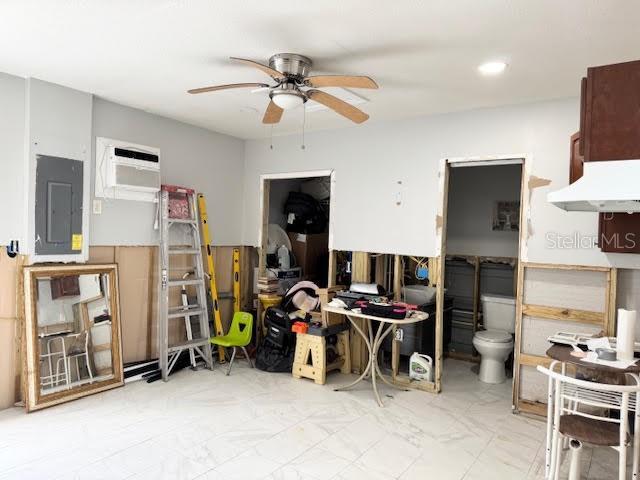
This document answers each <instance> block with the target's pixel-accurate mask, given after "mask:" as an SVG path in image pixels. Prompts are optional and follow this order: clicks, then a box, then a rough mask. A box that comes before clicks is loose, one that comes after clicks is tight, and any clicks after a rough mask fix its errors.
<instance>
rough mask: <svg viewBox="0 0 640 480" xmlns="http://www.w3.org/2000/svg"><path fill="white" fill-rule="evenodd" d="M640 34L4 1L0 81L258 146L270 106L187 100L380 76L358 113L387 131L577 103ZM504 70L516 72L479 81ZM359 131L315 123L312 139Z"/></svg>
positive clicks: (602, 23)
mask: <svg viewBox="0 0 640 480" xmlns="http://www.w3.org/2000/svg"><path fill="white" fill-rule="evenodd" d="M639 24H640V2H636V1H631V0H628V1H627V0H625V1H622V0H562V1H559V0H535V1H533V0H512V1H507V0H482V1H478V0H422V1H420V0H403V1H401V0H396V1H391V0H330V1H328V0H322V1H316V2H310V1H289V2H272V1H265V0H243V1H240V0H227V1H224V2H222V1H215V0H135V1H134V0H109V1H105V0H91V1H89V0H73V1H72V0H67V1H61V0H41V1H29V0H20V1H15V0H0V45H2V47H1V48H0V71H4V72H7V73H11V74H15V75H21V76H25V77H27V76H33V77H37V78H40V79H43V80H48V81H51V82H55V83H59V84H62V85H66V86H69V87H73V88H76V89H80V90H84V91H88V92H91V93H94V94H96V95H99V96H101V97H104V98H106V99H109V100H113V101H115V102H118V103H122V104H126V105H131V106H133V107H137V108H141V109H144V110H147V111H149V112H154V113H157V114H161V115H165V116H168V117H172V118H176V119H179V120H182V121H185V122H188V123H191V124H195V125H199V126H202V127H206V128H209V129H211V130H215V131H219V132H223V133H228V134H231V135H235V136H237V137H242V138H256V137H265V136H268V135H269V134H270V130H271V129H270V127H267V126H264V125H262V123H261V118H262V113H263V111H264V109H265V108H266V105H267V103H268V97H267V94H266V93H265V92H262V93H251V90H250V89H247V90H231V91H225V92H216V93H210V94H202V95H197V96H191V95H188V94H187V93H185V91H186V90H187V89H189V88H193V87H199V86H204V85H211V84H221V83H235V82H262V81H268V80H269V79H268V77H267V76H266V75H264V74H263V73H262V72H260V71H258V70H253V69H252V68H250V67H246V66H243V65H237V64H234V63H232V62H230V61H229V60H228V59H227V58H228V57H229V56H239V57H245V58H250V59H254V60H257V61H261V62H263V63H266V62H267V59H268V57H269V56H270V55H272V54H274V53H277V52H295V53H301V54H304V55H307V56H309V57H311V59H312V60H313V61H314V64H315V69H314V73H316V74H317V73H335V74H364V75H369V76H371V77H372V78H374V79H375V80H376V81H377V82H378V83H379V85H380V90H377V91H370V90H360V91H358V94H359V95H361V96H364V97H366V98H367V99H369V100H370V101H369V102H367V103H364V104H361V105H359V106H360V107H361V108H362V109H363V110H365V111H366V112H367V113H369V114H370V115H371V120H369V121H379V120H384V119H394V118H401V117H409V116H417V115H423V114H430V113H439V112H450V111H456V110H466V109H472V108H478V107H486V106H496V105H504V104H513V103H520V102H528V101H535V100H542V99H550V98H558V97H566V96H575V95H578V91H579V80H580V77H581V76H582V75H583V74H584V73H585V71H586V67H588V66H591V65H600V64H606V63H614V62H621V61H628V60H635V59H638V58H640V35H638V25H639ZM494 59H503V60H505V61H506V62H508V63H509V68H508V69H507V71H506V72H505V73H504V74H503V75H502V76H500V77H494V78H487V77H482V76H480V75H479V74H478V73H477V71H476V67H477V66H478V64H480V63H482V62H484V61H487V60H494ZM301 125H302V109H299V110H294V111H291V112H285V115H284V118H283V121H282V123H281V124H280V125H277V126H276V127H274V130H273V133H274V135H280V134H284V133H291V132H298V131H300V128H301ZM351 126H353V124H351V122H349V121H348V120H345V119H343V118H342V117H340V116H338V115H336V114H334V113H332V112H330V111H326V110H321V111H316V112H313V113H308V114H307V119H306V127H307V129H309V130H316V129H325V128H340V127H351ZM354 128H357V127H354Z"/></svg>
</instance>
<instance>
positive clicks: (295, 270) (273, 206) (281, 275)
mask: <svg viewBox="0 0 640 480" xmlns="http://www.w3.org/2000/svg"><path fill="white" fill-rule="evenodd" d="M333 178H334V175H333V172H332V171H317V172H298V173H286V174H274V175H263V176H262V177H261V183H262V205H261V213H262V223H261V228H262V231H261V232H260V239H261V245H260V262H259V267H258V268H259V275H258V276H260V277H269V278H275V279H277V280H278V293H279V294H283V293H284V292H285V291H286V290H287V289H289V288H290V287H291V286H293V285H295V284H296V283H297V282H299V281H301V280H309V281H311V282H313V283H315V284H316V285H318V287H320V288H326V287H327V286H328V282H329V263H330V262H329V258H330V252H329V250H330V247H331V243H332V242H331V223H332V222H331V218H332V199H333V184H334V182H333ZM258 276H257V277H258Z"/></svg>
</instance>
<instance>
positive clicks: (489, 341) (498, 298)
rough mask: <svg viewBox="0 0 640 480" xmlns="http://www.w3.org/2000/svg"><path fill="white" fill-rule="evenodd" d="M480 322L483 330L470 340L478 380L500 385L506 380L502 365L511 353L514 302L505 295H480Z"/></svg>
mask: <svg viewBox="0 0 640 480" xmlns="http://www.w3.org/2000/svg"><path fill="white" fill-rule="evenodd" d="M480 299H481V301H482V312H483V315H482V318H483V320H484V327H485V330H479V331H478V332H476V334H475V335H474V337H473V346H474V347H475V349H476V350H477V351H478V353H479V354H480V374H479V380H480V381H481V382H484V383H502V382H504V381H505V380H506V378H507V374H506V371H505V362H506V361H507V358H509V355H511V352H513V343H514V342H513V333H514V331H515V320H516V301H515V298H513V297H507V296H504V295H495V294H494V295H482V296H481V297H480Z"/></svg>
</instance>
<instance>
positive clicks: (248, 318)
mask: <svg viewBox="0 0 640 480" xmlns="http://www.w3.org/2000/svg"><path fill="white" fill-rule="evenodd" d="M252 333H253V315H251V314H250V313H247V312H236V313H234V314H233V319H232V320H231V326H230V327H229V331H228V332H227V334H226V335H224V336H220V337H211V339H210V341H211V343H213V344H214V345H220V346H222V347H226V348H233V353H232V354H231V360H230V361H229V365H228V366H227V372H226V375H229V373H231V365H233V360H234V359H235V358H236V348H237V347H239V348H242V351H243V352H244V355H245V357H247V361H248V362H249V365H250V366H251V368H253V362H252V361H251V357H250V356H249V354H248V353H247V349H246V346H247V345H249V343H250V342H251V336H252Z"/></svg>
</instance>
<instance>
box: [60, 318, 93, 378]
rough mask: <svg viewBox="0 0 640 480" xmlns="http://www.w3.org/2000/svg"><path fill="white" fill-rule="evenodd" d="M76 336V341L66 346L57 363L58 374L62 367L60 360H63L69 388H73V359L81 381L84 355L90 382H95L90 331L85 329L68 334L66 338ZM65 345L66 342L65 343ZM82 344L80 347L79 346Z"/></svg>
mask: <svg viewBox="0 0 640 480" xmlns="http://www.w3.org/2000/svg"><path fill="white" fill-rule="evenodd" d="M74 337H75V341H71V342H69V345H68V346H67V347H66V348H65V353H66V355H64V356H63V357H62V358H59V359H58V361H57V363H56V374H57V373H58V370H59V368H60V362H63V365H64V367H63V368H64V370H65V372H66V375H67V388H71V360H75V364H76V374H77V375H78V380H77V381H78V382H80V380H81V378H80V364H79V361H78V360H79V359H80V358H81V357H84V360H85V364H86V367H87V373H88V374H89V383H93V372H92V371H91V363H90V359H89V331H88V330H84V331H82V332H80V333H74V334H71V335H67V336H66V337H65V338H66V339H69V340H70V339H73V338H74ZM63 345H64V344H63ZM78 345H80V347H78Z"/></svg>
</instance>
